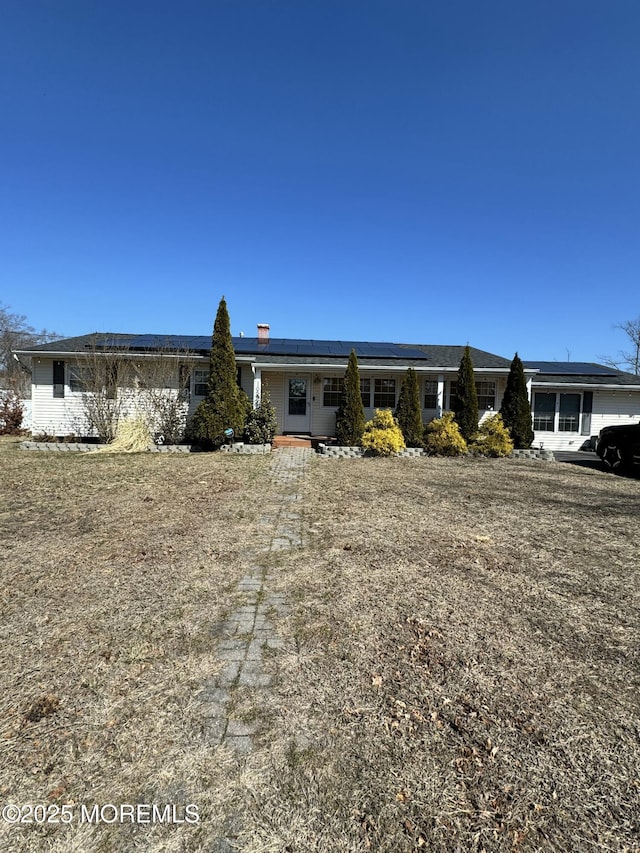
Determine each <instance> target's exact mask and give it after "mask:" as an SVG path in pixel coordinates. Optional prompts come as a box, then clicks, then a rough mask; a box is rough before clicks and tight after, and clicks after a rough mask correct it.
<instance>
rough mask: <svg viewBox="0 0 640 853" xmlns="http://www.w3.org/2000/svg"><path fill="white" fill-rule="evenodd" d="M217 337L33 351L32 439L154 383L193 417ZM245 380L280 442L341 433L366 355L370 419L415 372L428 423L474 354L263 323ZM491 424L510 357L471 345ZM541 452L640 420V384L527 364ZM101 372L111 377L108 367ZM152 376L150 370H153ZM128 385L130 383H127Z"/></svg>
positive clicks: (75, 426)
mask: <svg viewBox="0 0 640 853" xmlns="http://www.w3.org/2000/svg"><path fill="white" fill-rule="evenodd" d="M210 346H211V338H210V337H209V336H201V337H200V336H198V337H190V336H180V335H167V336H162V335H133V334H131V335H129V334H115V333H98V332H95V333H92V334H88V335H81V336H79V337H74V338H66V339H64V340H59V341H52V342H50V343H46V344H42V345H40V346H35V347H32V348H31V349H29V350H23V351H21V352H20V353H19V354H22V355H25V356H26V355H28V356H31V358H32V364H33V374H32V405H33V412H32V431H33V432H34V434H35V433H47V434H52V435H59V436H64V435H69V434H73V433H75V434H77V435H86V434H87V433H88V430H87V425H86V418H85V416H84V405H83V400H84V398H86V395H87V394H88V393H91V391H92V385H91V382H92V381H93V380H94V379H95V376H96V375H97V374H99V375H100V376H101V380H100V382H101V384H102V386H103V387H104V388H105V389H106V392H107V393H108V394H110V395H112V396H114V395H115V396H118V395H124V396H126V399H127V406H128V409H127V410H128V411H130V412H133V411H134V410H135V408H136V399H137V396H138V395H139V394H140V392H142V391H144V390H145V389H147V388H149V386H150V384H153V385H156V386H159V387H161V388H163V389H164V390H165V393H167V394H174V395H180V398H181V399H182V400H183V405H184V410H185V412H188V413H189V414H190V413H192V412H193V411H194V410H195V408H196V406H197V405H198V403H199V402H200V401H201V400H202V399H203V398H204V397H205V395H206V392H207V376H208V364H209V350H210ZM233 346H234V350H235V355H236V363H237V368H238V383H239V384H240V386H241V387H242V388H243V389H244V390H245V391H246V393H247V394H248V396H249V398H250V399H252V400H254V401H256V400H258V399H259V398H260V394H261V389H262V386H263V385H265V384H266V385H267V386H268V389H269V394H270V397H271V401H272V402H273V404H274V406H275V409H276V413H277V419H278V426H279V430H280V432H281V433H291V434H306V435H316V436H331V435H333V434H334V432H335V413H336V409H337V407H338V405H339V402H340V394H341V383H342V380H343V378H344V374H345V370H346V366H347V360H348V357H349V354H350V352H351V350H352V349H353V350H355V352H356V355H357V357H358V365H359V369H360V383H361V392H362V400H363V404H364V407H365V415H366V417H367V418H370V417H371V416H372V415H373V411H374V409H376V408H394V407H395V406H396V403H397V401H398V395H399V392H400V385H401V383H402V378H403V376H404V374H405V372H406V370H407V368H408V367H413V368H414V369H415V371H416V373H417V374H418V379H419V382H420V396H421V401H422V415H423V419H424V421H425V422H427V421H429V420H431V419H432V418H435V417H438V416H440V415H441V414H442V412H443V411H445V410H447V409H448V408H450V407H451V405H452V400H453V396H454V394H455V385H456V379H457V372H458V368H459V365H460V360H461V358H462V354H463V351H464V347H463V346H441V345H428V344H395V343H380V342H366V341H320V340H298V339H290V338H272V337H271V336H270V334H269V327H268V326H267V325H265V324H261V325H259V326H258V334H257V336H256V337H254V338H248V337H236V338H233ZM471 358H472V361H473V365H474V370H475V375H476V385H477V391H478V405H479V409H480V416H481V419H482V418H486V417H487V416H489V415H490V414H491V413H492V412H496V411H498V410H499V409H500V405H501V402H502V397H503V394H504V391H505V387H506V382H507V376H508V373H509V368H510V364H511V362H510V359H506V358H503V357H502V356H499V355H494V354H493V353H489V352H485V351H484V350H480V349H476V348H474V347H471ZM524 367H525V377H526V379H527V388H528V392H529V396H530V400H531V403H532V410H533V421H534V424H533V425H534V430H535V442H534V443H535V445H536V446H541V445H542V446H543V447H544V448H545V449H548V450H559V449H579V448H580V447H581V446H582V445H584V444H585V442H587V441H588V440H589V438H590V437H591V436H595V435H597V433H598V432H599V430H600V429H602V427H604V426H608V425H610V424H620V423H627V422H629V421H630V420H631V419H634V418H639V417H640V377H638V376H632V375H631V374H627V373H623V372H621V371H618V370H614V369H611V368H608V367H605V366H603V365H598V364H578V363H573V362H535V361H525V362H524ZM98 368H100V369H98ZM150 368H151V369H150ZM123 377H126V379H124V378H123Z"/></svg>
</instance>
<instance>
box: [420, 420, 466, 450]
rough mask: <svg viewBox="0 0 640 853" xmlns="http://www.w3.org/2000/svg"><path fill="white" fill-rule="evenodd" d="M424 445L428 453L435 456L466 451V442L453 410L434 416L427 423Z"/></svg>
mask: <svg viewBox="0 0 640 853" xmlns="http://www.w3.org/2000/svg"><path fill="white" fill-rule="evenodd" d="M424 446H425V450H426V451H427V452H428V453H430V454H434V455H437V456H463V455H464V454H465V453H466V452H467V442H466V441H465V440H464V438H463V437H462V434H461V432H460V427H459V426H458V424H457V423H456V420H455V415H454V414H453V412H444V413H443V415H442V417H441V418H434V419H433V420H432V421H430V423H428V424H427V426H426V427H425V431H424Z"/></svg>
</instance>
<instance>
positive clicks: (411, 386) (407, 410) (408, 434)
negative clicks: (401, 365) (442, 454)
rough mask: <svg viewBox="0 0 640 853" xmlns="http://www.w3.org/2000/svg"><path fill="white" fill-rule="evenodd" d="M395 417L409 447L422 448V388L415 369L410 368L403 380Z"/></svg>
mask: <svg viewBox="0 0 640 853" xmlns="http://www.w3.org/2000/svg"><path fill="white" fill-rule="evenodd" d="M395 416H396V420H397V421H398V426H399V427H400V429H401V430H402V435H403V436H404V440H405V443H406V445H407V447H422V434H423V432H424V424H423V423H422V407H421V406H420V387H419V385H418V376H417V374H416V372H415V370H414V369H413V367H409V368H408V370H407V372H406V374H405V376H404V379H403V380H402V385H401V387H400V396H399V397H398V406H397V408H396V411H395Z"/></svg>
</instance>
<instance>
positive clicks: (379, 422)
mask: <svg viewBox="0 0 640 853" xmlns="http://www.w3.org/2000/svg"><path fill="white" fill-rule="evenodd" d="M362 446H363V447H364V449H365V450H369V451H370V452H371V453H373V454H375V455H376V456H393V454H394V453H397V452H398V451H399V450H404V448H405V443H404V438H403V436H402V430H401V429H400V427H399V426H398V421H397V420H396V419H395V418H394V417H393V414H392V412H391V410H390V409H376V410H375V413H374V415H373V418H372V419H371V420H370V421H367V423H366V424H365V425H364V433H363V434H362Z"/></svg>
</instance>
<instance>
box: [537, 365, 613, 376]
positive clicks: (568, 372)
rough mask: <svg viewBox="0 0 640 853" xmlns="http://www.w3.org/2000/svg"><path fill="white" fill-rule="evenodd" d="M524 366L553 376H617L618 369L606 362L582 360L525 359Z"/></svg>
mask: <svg viewBox="0 0 640 853" xmlns="http://www.w3.org/2000/svg"><path fill="white" fill-rule="evenodd" d="M524 366H525V367H528V368H531V369H533V370H539V371H540V373H548V374H551V375H553V376H615V375H616V371H615V369H613V368H611V367H606V366H605V365H604V364H590V363H587V362H582V361H525V362H524Z"/></svg>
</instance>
